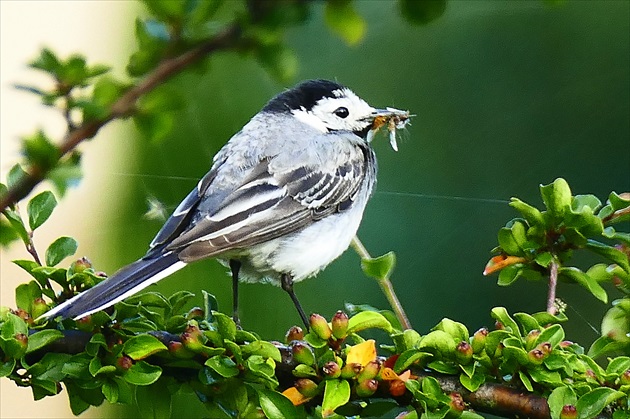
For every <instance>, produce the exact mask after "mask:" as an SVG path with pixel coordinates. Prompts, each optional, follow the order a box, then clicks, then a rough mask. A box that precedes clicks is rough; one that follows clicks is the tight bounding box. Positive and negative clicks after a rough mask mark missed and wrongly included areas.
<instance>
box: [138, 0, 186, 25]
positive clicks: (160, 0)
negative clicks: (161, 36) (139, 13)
mask: <svg viewBox="0 0 630 419" xmlns="http://www.w3.org/2000/svg"><path fill="white" fill-rule="evenodd" d="M143 3H144V5H145V6H146V7H147V9H149V12H150V13H151V14H152V15H154V16H155V17H157V18H158V19H159V20H163V21H166V22H176V21H178V20H180V19H182V18H183V17H184V10H185V9H184V8H185V7H186V3H185V2H180V1H172V0H144V1H143Z"/></svg>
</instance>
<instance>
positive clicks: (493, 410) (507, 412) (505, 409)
mask: <svg viewBox="0 0 630 419" xmlns="http://www.w3.org/2000/svg"><path fill="white" fill-rule="evenodd" d="M63 334H64V337H63V338H61V339H58V340H56V341H54V342H52V343H50V344H49V345H47V346H46V347H44V348H42V349H41V350H39V351H36V352H33V353H32V354H29V356H28V359H27V361H28V362H29V363H31V364H33V363H35V362H37V361H38V360H39V359H41V357H42V356H43V355H44V354H45V353H48V352H58V353H67V354H78V353H81V352H83V351H84V350H85V345H87V343H88V342H89V341H90V338H91V337H92V334H91V333H88V332H82V331H77V330H66V331H63ZM147 334H149V335H152V336H154V337H156V338H157V339H158V340H160V341H161V342H162V343H163V344H165V345H167V346H168V345H169V343H170V342H181V337H180V335H176V334H173V333H168V332H163V331H155V332H148V333H147ZM275 345H276V347H277V348H278V349H279V350H280V353H281V355H282V362H280V363H278V364H277V368H276V376H277V378H278V381H279V382H280V383H284V384H285V385H286V386H291V385H292V384H293V382H294V381H295V376H294V375H293V369H294V368H295V367H296V366H297V365H298V364H299V363H298V362H297V361H295V360H294V359H293V354H292V350H291V347H290V346H286V345H282V344H279V343H275ZM150 362H151V363H153V364H156V365H159V364H160V358H159V357H151V361H150ZM412 373H413V374H414V375H416V376H418V377H419V378H423V377H434V378H435V379H436V380H437V381H438V382H439V384H440V387H441V388H442V390H443V391H444V392H446V393H459V394H461V396H462V398H463V399H464V401H465V402H466V403H467V404H468V406H469V407H470V408H472V409H474V410H475V411H479V412H484V413H490V414H494V415H499V416H503V417H527V418H532V419H539V418H540V419H543V418H544V419H547V418H549V417H550V412H549V405H548V404H547V400H546V399H545V398H544V397H542V396H539V395H536V394H532V393H527V392H525V391H522V390H519V389H516V388H513V387H508V386H505V385H501V384H497V383H485V384H482V385H481V386H480V387H479V389H478V390H477V391H474V392H470V391H468V390H466V388H465V387H464V386H462V385H461V383H460V382H459V377H457V376H448V375H444V374H439V373H436V372H431V371H427V370H424V369H420V368H413V367H412ZM281 386H282V385H281ZM386 397H391V396H386ZM397 400H398V401H399V402H400V403H401V404H403V405H405V404H408V403H409V400H406V399H405V397H401V398H397ZM602 417H605V416H602Z"/></svg>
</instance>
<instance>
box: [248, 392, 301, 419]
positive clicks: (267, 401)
mask: <svg viewBox="0 0 630 419" xmlns="http://www.w3.org/2000/svg"><path fill="white" fill-rule="evenodd" d="M257 391H258V400H259V401H260V407H261V408H262V410H263V412H265V416H267V417H268V418H270V419H292V418H296V417H299V416H300V415H299V414H298V411H297V409H296V407H295V406H293V403H291V400H289V399H288V398H286V397H285V396H284V395H283V394H281V393H278V392H277V391H272V390H266V389H258V390H257Z"/></svg>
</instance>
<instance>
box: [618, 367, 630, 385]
mask: <svg viewBox="0 0 630 419" xmlns="http://www.w3.org/2000/svg"><path fill="white" fill-rule="evenodd" d="M619 384H620V385H622V386H625V385H628V384H630V370H625V371H624V372H623V374H621V375H620V376H619Z"/></svg>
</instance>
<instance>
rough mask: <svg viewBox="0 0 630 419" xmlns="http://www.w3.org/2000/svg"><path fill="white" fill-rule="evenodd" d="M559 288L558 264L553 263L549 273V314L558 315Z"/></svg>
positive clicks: (554, 261)
mask: <svg viewBox="0 0 630 419" xmlns="http://www.w3.org/2000/svg"><path fill="white" fill-rule="evenodd" d="M557 286H558V262H556V260H555V258H554V259H553V260H552V261H551V266H550V272H549V292H548V293H547V313H549V314H551V315H552V316H553V315H555V314H556V311H557V309H556V287H557Z"/></svg>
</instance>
